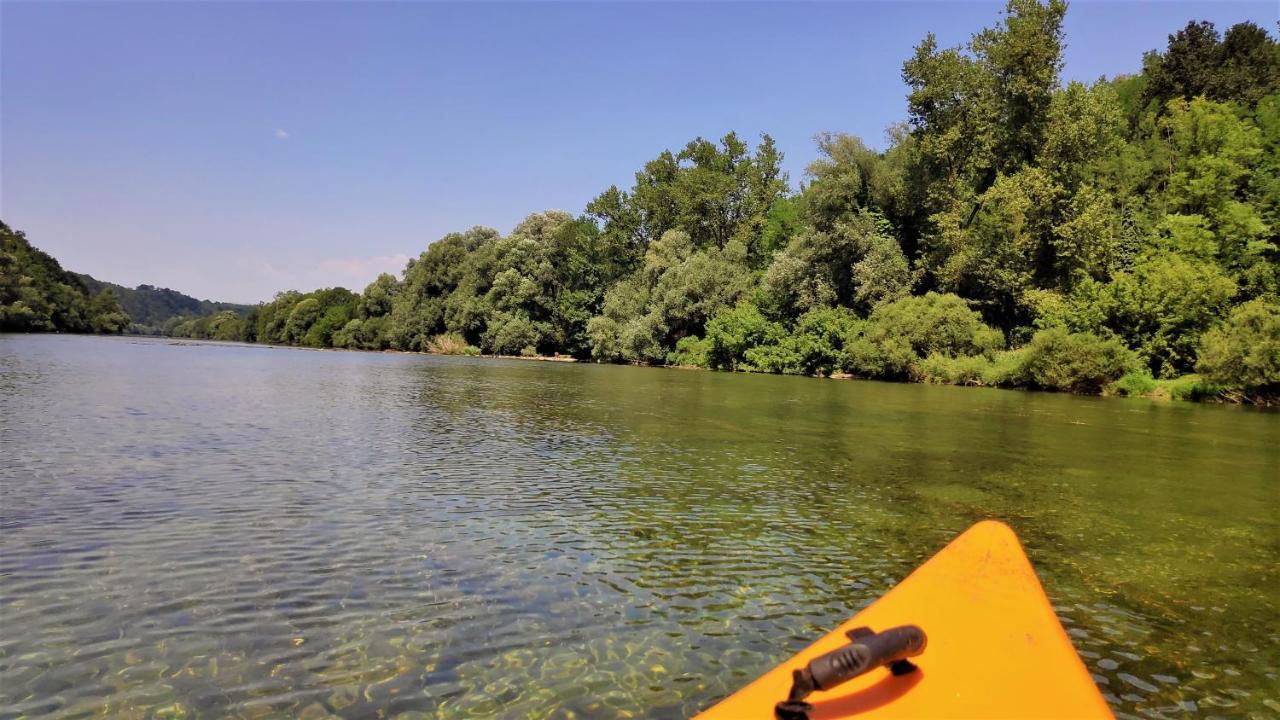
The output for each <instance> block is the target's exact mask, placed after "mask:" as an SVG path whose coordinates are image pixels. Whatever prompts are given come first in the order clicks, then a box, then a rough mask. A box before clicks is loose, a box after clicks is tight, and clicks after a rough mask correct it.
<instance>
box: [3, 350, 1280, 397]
mask: <svg viewBox="0 0 1280 720" xmlns="http://www.w3.org/2000/svg"><path fill="white" fill-rule="evenodd" d="M3 334H8V335H68V336H77V337H102V338H110V337H118V338H127V339H130V340H138V339H149V340H155V341H157V342H158V343H163V344H165V345H171V346H184V345H233V346H238V347H252V348H265V349H268V350H276V349H280V350H305V351H310V352H355V353H380V354H388V355H428V356H434V357H457V358H477V359H485V360H522V361H531V362H553V363H574V364H583V365H618V366H630V367H643V368H654V369H659V370H698V371H703V372H723V373H728V374H731V375H738V374H741V375H779V376H784V375H785V376H787V377H807V378H813V379H818V380H860V381H864V382H883V383H889V384H893V385H947V386H949V387H965V388H982V389H986V390H1014V391H1020V392H1032V393H1047V394H1050V395H1069V396H1071V397H1080V398H1107V399H1116V398H1123V399H1143V400H1147V401H1149V402H1153V403H1182V402H1186V403H1191V404H1202V405H1224V406H1238V407H1252V408H1257V409H1260V410H1264V411H1275V410H1276V409H1277V407H1278V406H1277V404H1275V403H1270V404H1260V403H1252V402H1239V401H1233V400H1231V399H1229V398H1222V397H1216V396H1215V397H1208V398H1199V399H1192V398H1178V397H1171V396H1170V395H1168V394H1164V393H1161V392H1158V391H1157V392H1155V393H1144V394H1140V395H1123V394H1119V393H1108V392H1102V393H1098V394H1096V395H1086V394H1080V393H1066V392H1056V391H1053V390H1042V389H1038V388H1028V387H1000V386H995V385H982V384H976V383H955V384H953V383H928V382H919V381H915V380H901V381H895V380H884V379H880V378H866V377H859V376H857V375H853V374H850V373H833V374H831V375H798V374H792V375H787V374H785V373H761V372H753V371H750V370H712V369H709V368H704V367H698V366H697V365H654V364H648V363H635V362H631V363H605V362H600V361H598V360H595V361H593V360H579V359H578V358H575V357H572V356H569V355H489V354H484V353H480V354H476V355H468V354H466V353H439V352H430V351H427V350H397V349H394V348H385V349H382V350H372V349H367V348H334V347H308V346H305V345H278V344H271V343H256V342H245V341H243V340H215V339H204V338H175V337H171V336H167V335H144V334H139V333H121V334H119V335H109V334H104V333H67V332H10V333H0V335H3ZM1184 377H1185V376H1184ZM1174 380H1177V378H1174Z"/></svg>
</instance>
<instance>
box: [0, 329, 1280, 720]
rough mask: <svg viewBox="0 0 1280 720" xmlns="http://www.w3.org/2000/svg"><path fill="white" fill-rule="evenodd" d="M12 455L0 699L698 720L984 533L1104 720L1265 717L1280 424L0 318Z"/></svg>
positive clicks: (34, 710)
mask: <svg viewBox="0 0 1280 720" xmlns="http://www.w3.org/2000/svg"><path fill="white" fill-rule="evenodd" d="M0 458H2V460H0V717H3V718H17V717H58V718H73V717H112V718H197V717H198V718H222V717H239V718H268V717H304V718H309V719H311V720H317V719H318V718H324V717H335V716H336V717H341V718H349V719H352V718H391V717H401V718H405V719H408V718H424V717H448V718H468V717H494V716H498V717H513V718H514V717H519V718H524V717H529V718H537V717H566V718H567V717H606V718H607V717H680V716H685V715H688V714H691V713H693V712H696V711H697V710H699V709H701V708H704V707H706V706H708V705H709V704H710V703H712V702H714V701H715V700H717V699H718V698H721V697H723V696H724V695H726V694H727V693H729V692H731V691H732V690H734V689H736V688H737V687H739V686H741V685H742V684H744V683H745V682H746V681H747V680H748V679H750V678H752V677H754V676H756V675H758V674H759V673H761V672H762V671H764V670H765V669H767V668H769V667H771V666H772V665H773V664H775V663H776V662H778V661H779V660H782V659H783V658H785V657H786V656H788V655H789V654H791V653H793V652H795V651H797V650H799V649H800V648H802V647H803V646H804V645H806V644H807V643H808V642H809V641H811V640H812V639H813V638H814V637H815V636H816V635H818V634H819V633H822V632H825V631H826V630H827V629H829V628H831V627H832V626H833V625H835V624H837V623H839V622H841V621H843V620H844V619H845V618H847V617H848V616H849V615H850V614H852V613H853V612H855V611H856V610H857V609H858V608H860V607H862V606H864V605H866V604H867V603H868V602H870V601H871V600H873V599H874V598H875V597H877V596H878V595H879V594H881V593H883V592H884V591H885V590H886V589H887V588H889V587H890V586H891V585H892V584H893V583H894V582H895V581H897V580H898V579H900V578H902V577H903V576H905V575H906V574H907V573H908V572H909V571H910V570H911V569H912V568H913V567H914V566H916V565H917V564H918V563H920V562H921V561H923V560H924V559H926V558H927V557H928V556H929V555H931V554H932V553H933V552H935V551H936V550H938V549H939V548H940V547H941V546H942V545H944V544H945V543H946V542H947V541H948V540H949V539H950V538H951V537H952V536H954V534H956V533H958V532H960V531H962V530H963V529H964V528H966V527H967V526H968V525H969V524H970V523H972V522H974V521H975V520H978V519H981V518H984V517H997V518H1001V519H1003V520H1005V521H1007V522H1009V523H1010V524H1011V525H1013V527H1014V528H1015V529H1016V530H1017V531H1018V532H1019V534H1020V535H1021V537H1022V538H1023V541H1024V543H1025V544H1026V545H1027V548H1028V551H1029V553H1030V555H1031V558H1032V561H1033V562H1034V563H1035V564H1036V566H1037V568H1038V570H1039V571H1040V573H1041V577H1042V579H1043V581H1044V584H1045V586H1046V589H1047V590H1048V593H1049V595H1050V597H1051V599H1052V600H1053V603H1054V605H1055V607H1056V608H1057V610H1058V613H1059V615H1060V617H1061V618H1062V620H1063V622H1064V623H1065V625H1066V627H1067V629H1068V631H1069V633H1070V635H1071V637H1072V639H1073V640H1074V641H1075V643H1076V646H1077V648H1078V649H1079V650H1080V654H1081V655H1082V656H1083V658H1084V660H1085V662H1086V663H1087V664H1088V665H1089V667H1090V670H1091V671H1092V672H1093V673H1094V677H1095V678H1096V679H1097V682H1098V683H1099V685H1100V687H1101V689H1102V691H1103V692H1104V693H1105V694H1106V696H1107V698H1108V700H1109V701H1110V702H1111V703H1112V706H1113V707H1114V709H1115V710H1116V711H1117V713H1118V714H1119V715H1121V716H1122V717H1126V716H1136V717H1152V718H1156V717H1187V716H1194V717H1214V716H1220V717H1275V716H1277V715H1278V714H1280V613H1278V612H1277V604H1278V603H1280V575H1278V570H1277V557H1280V553H1278V551H1280V520H1278V517H1280V513H1277V506H1278V505H1280V477H1277V468H1280V415H1276V414H1266V413H1262V412H1258V411H1251V410H1248V409H1243V408H1234V407H1217V406H1204V405H1193V404H1153V403H1150V402H1148V401H1145V400H1103V399H1096V398H1077V397H1067V396H1060V395H1050V394H1035V393H1024V392H1012V391H996V390H980V389H968V388H953V387H928V386H920V385H893V384H882V383H874V382H857V381H852V382H836V381H822V380H814V379H810V378H786V377H776V376H749V375H731V374H722V373H708V372H687V371H675V370H657V369H645V368H631V367H611V366H595V365H565V364H555V363H534V362H519V361H494V360H474V359H454V358H436V357H423V356H408V355H386V354H362V353H344V352H311V351H302V350H286V349H271V348H266V347H245V346H234V345H219V344H194V345H174V344H170V343H167V342H164V341H153V340H134V339H128V338H81V337H58V336H45V337H28V336H0ZM939 601H940V602H945V598H939Z"/></svg>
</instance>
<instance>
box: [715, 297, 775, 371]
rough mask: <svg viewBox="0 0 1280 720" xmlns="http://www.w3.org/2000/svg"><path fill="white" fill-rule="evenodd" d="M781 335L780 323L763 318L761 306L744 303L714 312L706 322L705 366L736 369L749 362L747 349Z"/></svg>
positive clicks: (770, 343)
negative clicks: (713, 315) (712, 316)
mask: <svg viewBox="0 0 1280 720" xmlns="http://www.w3.org/2000/svg"><path fill="white" fill-rule="evenodd" d="M783 336H784V331H783V328H782V326H781V325H779V324H778V323H776V322H773V321H771V320H769V319H768V318H766V317H765V316H764V315H762V314H761V313H760V309H759V308H757V307H756V306H755V305H752V304H750V303H743V304H742V305H739V306H737V307H735V308H733V309H732V310H728V311H725V312H722V313H720V314H718V315H716V316H715V317H714V318H712V320H711V322H709V323H707V335H706V342H707V344H708V347H707V350H706V353H707V365H708V366H709V367H712V368H721V369H724V370H737V369H739V366H742V365H749V364H750V363H748V362H747V351H748V350H750V349H752V348H755V347H759V346H762V345H775V344H777V342H778V341H780V340H781V339H782V338H783Z"/></svg>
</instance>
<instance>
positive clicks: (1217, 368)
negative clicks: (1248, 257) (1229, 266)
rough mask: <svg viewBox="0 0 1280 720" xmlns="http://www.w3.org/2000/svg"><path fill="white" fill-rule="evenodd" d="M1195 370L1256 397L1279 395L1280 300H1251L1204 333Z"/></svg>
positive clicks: (1265, 397)
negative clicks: (1278, 301) (1279, 302)
mask: <svg viewBox="0 0 1280 720" xmlns="http://www.w3.org/2000/svg"><path fill="white" fill-rule="evenodd" d="M1196 371H1197V372H1199V373H1200V375H1201V376H1203V377H1204V379H1205V381H1206V382H1208V383H1211V384H1214V385H1219V386H1222V387H1225V388H1228V389H1231V390H1234V391H1238V392H1240V393H1243V394H1244V395H1245V396H1247V397H1250V398H1256V399H1260V400H1265V399H1273V400H1274V399H1280V304H1277V303H1275V302H1269V301H1266V300H1261V299H1259V300H1253V301H1250V302H1247V303H1245V304H1243V305H1241V306H1239V307H1237V308H1235V309H1234V310H1232V311H1231V314H1230V315H1229V316H1228V317H1227V319H1226V320H1225V321H1224V322H1223V323H1221V324H1220V325H1218V326H1217V327H1214V328H1213V329H1211V330H1210V331H1209V332H1208V333H1206V334H1205V336H1204V339H1203V341H1202V344H1201V347H1200V359H1199V361H1198V362H1197V363H1196Z"/></svg>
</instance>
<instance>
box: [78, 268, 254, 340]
mask: <svg viewBox="0 0 1280 720" xmlns="http://www.w3.org/2000/svg"><path fill="white" fill-rule="evenodd" d="M76 276H77V277H78V278H80V281H81V282H82V283H83V284H84V286H85V288H86V289H88V291H89V295H90V296H95V295H97V294H99V293H101V292H111V293H112V294H114V295H115V296H116V298H118V299H119V301H120V307H122V308H123V309H124V311H125V313H127V314H128V315H129V319H130V320H131V321H132V323H131V324H130V326H129V332H132V333H138V334H144V335H149V334H162V333H170V332H172V331H173V329H174V328H175V327H177V326H178V325H179V324H181V323H183V322H186V321H189V320H190V319H191V318H193V317H195V318H200V317H209V316H212V315H216V314H218V313H220V312H225V311H230V312H231V313H232V314H234V315H243V314H244V313H246V312H248V310H249V307H250V306H248V305H237V304H235V303H224V302H212V301H209V300H197V299H196V298H193V297H191V296H190V295H184V294H183V293H180V292H178V291H177V290H170V289H169V288H160V287H156V286H154V285H139V286H138V287H136V288H127V287H124V286H123V285H117V284H115V283H112V282H106V281H105V280H98V279H96V278H94V277H93V276H91V275H84V274H81V273H76Z"/></svg>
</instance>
